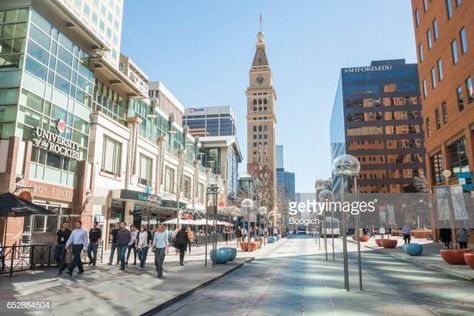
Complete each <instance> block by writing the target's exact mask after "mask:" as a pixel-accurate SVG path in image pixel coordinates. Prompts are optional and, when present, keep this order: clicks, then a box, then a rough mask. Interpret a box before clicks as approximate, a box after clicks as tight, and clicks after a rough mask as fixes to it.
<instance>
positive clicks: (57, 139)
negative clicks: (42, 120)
mask: <svg viewBox="0 0 474 316" xmlns="http://www.w3.org/2000/svg"><path fill="white" fill-rule="evenodd" d="M33 145H34V146H36V147H39V148H42V149H44V150H47V151H50V152H53V153H55V154H58V155H62V156H66V157H69V158H72V159H76V160H79V144H78V143H75V142H73V141H71V140H69V139H67V138H64V137H62V136H60V135H58V134H55V133H52V132H50V131H47V130H44V129H42V128H40V127H36V129H35V135H34V139H33Z"/></svg>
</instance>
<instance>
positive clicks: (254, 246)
mask: <svg viewBox="0 0 474 316" xmlns="http://www.w3.org/2000/svg"><path fill="white" fill-rule="evenodd" d="M240 247H241V248H242V250H243V251H249V250H250V251H255V250H257V243H256V242H251V243H250V247H249V243H248V242H242V243H240Z"/></svg>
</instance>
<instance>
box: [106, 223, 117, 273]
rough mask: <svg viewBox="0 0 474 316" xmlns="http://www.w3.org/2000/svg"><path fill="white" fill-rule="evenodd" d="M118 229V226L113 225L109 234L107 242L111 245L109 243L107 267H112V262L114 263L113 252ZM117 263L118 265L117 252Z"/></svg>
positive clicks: (115, 246) (115, 247)
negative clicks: (109, 241)
mask: <svg viewBox="0 0 474 316" xmlns="http://www.w3.org/2000/svg"><path fill="white" fill-rule="evenodd" d="M119 229H120V226H119V224H118V223H115V224H114V229H112V231H111V232H110V237H109V240H111V243H110V258H109V263H108V265H109V266H110V265H112V262H113V261H114V253H115V250H117V234H118V231H119ZM118 263H119V254H118V251H117V264H118Z"/></svg>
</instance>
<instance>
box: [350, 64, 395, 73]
mask: <svg viewBox="0 0 474 316" xmlns="http://www.w3.org/2000/svg"><path fill="white" fill-rule="evenodd" d="M387 70H392V65H379V66H364V67H352V68H344V73H354V72H369V71H387Z"/></svg>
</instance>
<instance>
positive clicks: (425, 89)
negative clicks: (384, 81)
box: [412, 0, 474, 190]
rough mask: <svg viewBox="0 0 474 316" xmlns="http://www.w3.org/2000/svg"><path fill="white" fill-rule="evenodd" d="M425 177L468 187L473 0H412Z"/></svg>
mask: <svg viewBox="0 0 474 316" xmlns="http://www.w3.org/2000/svg"><path fill="white" fill-rule="evenodd" d="M412 10H413V20H414V26H415V37H416V47H417V55H418V71H419V77H420V90H421V97H422V104H423V110H422V115H423V119H424V124H423V127H424V131H425V147H426V162H427V178H428V181H429V183H430V184H431V185H432V186H433V185H437V184H442V183H445V181H446V179H445V178H444V177H443V175H442V171H443V170H444V169H450V170H451V172H452V177H451V178H450V179H449V180H450V182H451V183H458V182H459V183H460V184H463V187H464V190H472V188H473V185H472V170H473V169H474V141H473V133H474V132H473V130H474V90H473V77H474V47H473V43H474V1H466V0H464V1H462V0H437V1H432V0H412Z"/></svg>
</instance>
